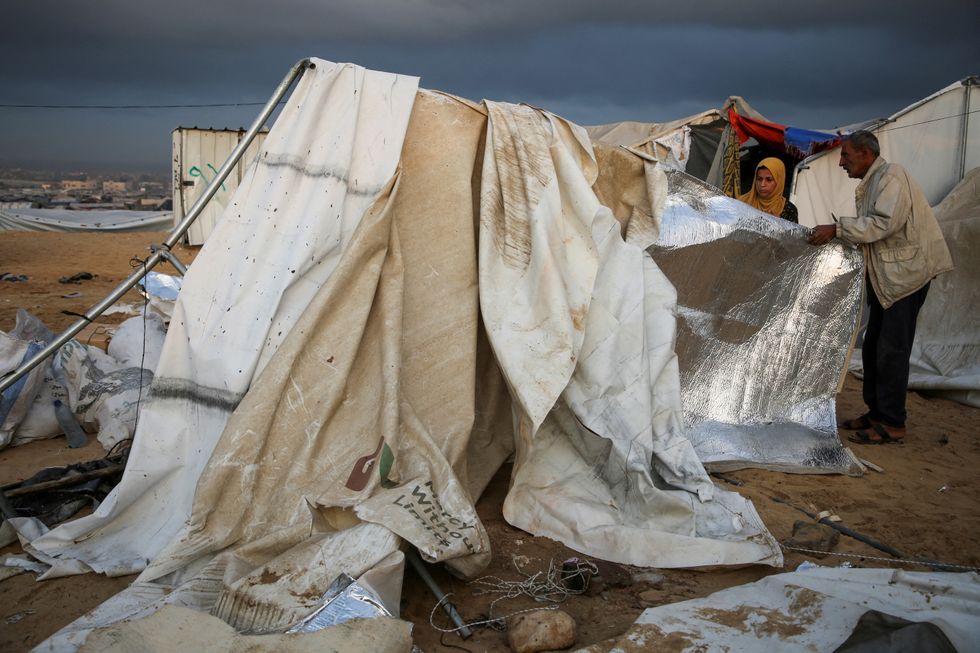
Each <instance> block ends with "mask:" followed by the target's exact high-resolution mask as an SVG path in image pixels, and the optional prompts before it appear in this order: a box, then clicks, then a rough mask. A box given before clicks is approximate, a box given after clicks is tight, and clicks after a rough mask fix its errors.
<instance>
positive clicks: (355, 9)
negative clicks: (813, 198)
mask: <svg viewBox="0 0 980 653" xmlns="http://www.w3.org/2000/svg"><path fill="white" fill-rule="evenodd" d="M6 5H7V6H6V7H5V9H4V11H3V14H4V23H5V29H4V36H3V38H2V39H0V89H2V92H0V104H59V105H61V104H139V105H146V104H188V103H216V102H249V101H259V102H264V101H265V100H267V99H268V97H269V95H270V94H271V92H272V90H273V89H274V88H275V86H276V84H277V83H278V82H279V80H280V79H282V77H283V75H285V73H286V72H287V71H288V70H289V68H290V66H291V65H292V64H293V63H295V62H296V61H297V60H299V59H301V58H303V57H307V56H315V57H321V58H324V59H328V60H331V61H350V62H354V63H358V64H361V65H363V66H366V67H369V68H374V69H378V70H386V71H392V72H399V73H406V74H412V75H418V76H420V77H421V78H422V82H421V83H422V86H424V87H426V88H434V89H440V90H444V91H448V92H451V93H455V94H458V95H462V96H465V97H468V98H471V99H474V100H480V99H483V98H488V99H494V100H506V101H515V102H527V103H530V104H534V105H536V106H541V107H544V108H547V109H550V110H552V111H554V112H555V113H558V114H560V115H563V116H565V117H566V118H569V119H570V120H573V121H575V122H578V123H580V124H596V123H604V122H613V121H618V120H640V121H648V122H654V121H664V120H672V119H675V118H680V117H683V116H686V115H689V114H692V113H696V112H699V111H703V110H705V109H709V108H713V107H719V106H721V104H722V103H723V101H724V100H725V98H727V97H728V96H729V95H741V96H743V97H744V98H746V99H747V100H748V101H749V103H750V104H752V105H753V106H754V107H755V108H756V109H758V110H759V111H760V112H762V113H763V114H764V115H766V116H767V117H768V118H770V119H771V120H774V121H777V122H784V123H788V124H793V125H795V126H799V127H810V128H832V127H836V126H840V125H846V124H850V123H853V122H857V121H861V120H865V119H869V118H874V117H879V116H887V115H890V114H891V113H894V112H895V111H897V110H899V109H901V108H903V107H905V106H907V105H908V104H910V103H912V102H914V101H915V100H917V99H919V98H921V97H924V96H925V95H928V94H930V93H932V92H934V91H936V90H939V89H940V88H942V87H944V86H946V85H948V84H950V83H952V82H954V81H956V80H958V79H960V78H962V77H966V76H967V75H971V74H977V73H980V38H978V32H980V2H978V1H977V0H928V1H926V0H922V1H920V2H904V1H903V0H889V1H885V0H868V1H862V0H846V1H845V0H824V1H822V2H806V1H804V0H796V1H793V0H781V1H776V0H728V1H726V2H720V1H715V0H670V1H669V2H657V1H655V0H636V1H618V0H605V1H595V0H591V1H581V0H540V1H535V0H485V1H482V2H475V1H469V0H467V1H462V2H450V1H448V0H428V1H425V0H360V1H357V2H353V1H352V2H333V1H330V0H278V1H266V2H259V1H258V0H243V1H240V2H228V1H227V0H211V1H209V2H205V1H191V0H168V1H167V2H150V1H149V0H98V1H95V2H65V1H64V0H58V1H55V0H31V1H29V2H28V1H25V2H18V3H16V4H14V3H6ZM258 109H259V108H258V107H246V108H231V109H229V108H222V109H138V110H55V109H11V108H3V109H0V161H2V162H6V163H40V162H55V161H57V162H67V163H73V164H78V165H83V164H102V165H106V164H119V165H134V166H154V167H157V168H158V169H159V170H161V171H165V170H167V168H168V166H169V157H170V131H171V129H173V128H174V127H176V126H178V125H182V126H194V125H197V126H201V127H207V126H214V127H239V126H243V125H244V126H247V125H248V124H249V123H251V121H252V120H253V119H254V117H255V115H256V114H257V112H258Z"/></svg>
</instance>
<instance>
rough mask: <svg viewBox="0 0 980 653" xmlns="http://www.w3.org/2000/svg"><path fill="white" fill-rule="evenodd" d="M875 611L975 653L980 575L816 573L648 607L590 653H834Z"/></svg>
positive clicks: (851, 570)
mask: <svg viewBox="0 0 980 653" xmlns="http://www.w3.org/2000/svg"><path fill="white" fill-rule="evenodd" d="M869 610H877V611H879V612H883V613H886V614H889V615H894V616H896V617H901V618H903V619H906V620H908V621H912V622H928V623H932V624H935V625H936V626H938V627H939V629H940V630H942V631H943V634H944V635H945V636H946V637H947V638H948V639H949V641H950V642H951V643H952V644H953V646H955V647H956V650H958V651H975V650H977V633H980V576H978V575H977V574H975V573H940V572H908V571H901V570H894V569H856V568H847V567H844V568H841V567H814V568H811V569H808V570H805V571H796V572H792V573H788V574H778V575H775V576H769V577H767V578H764V579H762V580H760V581H757V582H755V583H750V584H748V585H740V586H738V587H732V588H730V589H726V590H722V591H720V592H715V593H714V594H712V595H710V596H707V597H705V598H703V599H694V600H691V601H683V602H680V603H670V604H667V605H661V606H657V607H655V608H648V609H647V610H645V611H644V612H643V613H642V614H641V615H640V617H639V618H638V619H637V620H636V622H635V623H634V625H633V626H632V627H631V628H630V629H629V630H628V631H627V632H626V633H625V634H624V635H622V636H621V637H618V638H616V639H615V640H611V641H607V642H604V643H602V644H598V645H595V646H592V647H589V649H588V650H589V651H590V652H592V653H599V652H600V651H624V650H625V651H633V650H643V651H659V650H670V651H677V652H678V653H730V652H734V651H746V652H749V651H779V652H784V651H785V652H793V653H797V652H798V653H831V652H832V651H834V650H835V649H836V648H837V647H838V646H840V645H841V644H842V643H843V642H844V641H845V640H846V639H847V638H848V636H849V635H850V634H851V632H852V631H853V630H854V626H855V625H856V624H857V622H858V620H859V619H860V618H861V615H863V614H864V613H865V612H867V611H869Z"/></svg>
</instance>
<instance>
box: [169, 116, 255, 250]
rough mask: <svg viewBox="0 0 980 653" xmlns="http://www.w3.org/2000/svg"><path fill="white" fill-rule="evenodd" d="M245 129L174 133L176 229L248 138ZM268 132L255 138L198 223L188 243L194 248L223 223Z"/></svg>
mask: <svg viewBox="0 0 980 653" xmlns="http://www.w3.org/2000/svg"><path fill="white" fill-rule="evenodd" d="M245 131H246V130H244V129H198V128H197V127H177V128H176V129H174V130H173V134H172V137H173V139H172V141H173V163H172V167H171V171H172V174H173V198H174V225H177V224H179V223H180V221H181V220H183V219H184V216H185V215H186V214H187V212H188V211H189V210H190V209H191V207H192V206H194V202H196V201H197V199H198V198H199V197H200V196H201V195H203V194H204V189H205V188H207V186H208V184H209V183H210V182H211V180H213V179H214V178H215V177H216V176H217V175H218V171H219V170H220V169H221V166H223V165H224V163H225V161H226V160H227V159H228V156H229V155H230V154H231V152H232V150H234V149H235V147H236V146H237V145H238V143H239V141H240V140H241V139H242V138H243V137H244V136H245ZM267 133H268V130H263V131H261V132H259V133H258V134H256V135H255V138H254V139H253V140H252V143H251V144H250V145H249V146H248V149H247V150H246V151H245V154H244V156H242V158H241V159H240V160H239V161H238V164H237V165H236V166H235V169H234V170H232V171H231V174H229V175H228V178H227V179H225V181H224V183H223V184H222V185H221V188H220V189H218V192H217V193H215V195H214V197H213V198H211V201H210V202H208V205H207V206H206V207H205V208H204V211H203V212H202V213H201V215H200V216H199V217H198V218H197V220H195V221H194V224H192V225H191V227H190V229H189V230H188V231H187V234H186V235H185V236H184V239H185V241H186V242H187V243H188V244H190V245H203V244H204V241H205V240H206V239H207V237H208V235H209V234H210V233H211V231H212V230H213V229H214V226H215V225H216V224H217V223H218V220H220V219H221V216H222V214H224V212H225V208H226V207H227V205H228V203H229V202H230V201H231V197H232V195H233V194H234V193H235V190H236V189H237V188H238V185H239V183H241V180H242V177H244V176H245V171H246V170H248V167H249V166H250V165H252V163H253V162H254V161H255V158H256V157H257V156H258V154H259V152H260V151H261V149H262V144H263V142H264V141H265V136H266V134H267Z"/></svg>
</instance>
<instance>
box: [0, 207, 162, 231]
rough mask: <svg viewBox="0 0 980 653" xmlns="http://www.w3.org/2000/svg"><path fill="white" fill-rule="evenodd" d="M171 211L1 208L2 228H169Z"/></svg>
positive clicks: (134, 229) (125, 229)
mask: <svg viewBox="0 0 980 653" xmlns="http://www.w3.org/2000/svg"><path fill="white" fill-rule="evenodd" d="M173 218H174V216H173V213H170V212H169V211H122V210H118V211H98V210H95V211H72V210H70V209H0V231H115V232H123V231H170V229H171V228H172V227H173Z"/></svg>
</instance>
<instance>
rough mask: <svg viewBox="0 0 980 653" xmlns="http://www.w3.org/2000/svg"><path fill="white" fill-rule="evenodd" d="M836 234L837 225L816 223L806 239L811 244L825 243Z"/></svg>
mask: <svg viewBox="0 0 980 653" xmlns="http://www.w3.org/2000/svg"><path fill="white" fill-rule="evenodd" d="M835 236H837V225H832V224H818V225H817V226H816V227H814V228H813V229H812V230H811V231H810V235H809V236H808V237H807V239H806V241H807V242H808V243H810V244H811V245H826V244H827V243H829V242H830V241H832V240H833V239H834V237H835Z"/></svg>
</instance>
